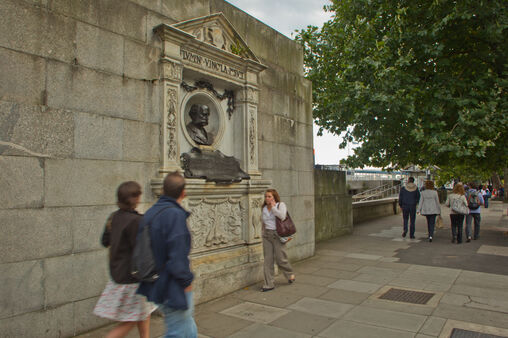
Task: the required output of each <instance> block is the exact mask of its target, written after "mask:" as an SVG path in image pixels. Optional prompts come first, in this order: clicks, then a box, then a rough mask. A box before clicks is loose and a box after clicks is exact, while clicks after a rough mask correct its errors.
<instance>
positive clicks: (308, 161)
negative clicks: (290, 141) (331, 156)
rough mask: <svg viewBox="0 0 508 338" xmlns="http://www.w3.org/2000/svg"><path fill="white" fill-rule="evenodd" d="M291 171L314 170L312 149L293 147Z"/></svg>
mask: <svg viewBox="0 0 508 338" xmlns="http://www.w3.org/2000/svg"><path fill="white" fill-rule="evenodd" d="M293 149H294V159H293V161H294V163H293V167H292V168H293V169H295V170H298V171H310V172H311V171H312V170H313V169H314V154H313V149H312V148H309V147H306V148H303V147H294V148H293Z"/></svg>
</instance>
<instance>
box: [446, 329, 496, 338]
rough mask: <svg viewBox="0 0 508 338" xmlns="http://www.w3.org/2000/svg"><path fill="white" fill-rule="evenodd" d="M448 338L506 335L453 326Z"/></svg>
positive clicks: (490, 337) (480, 337)
mask: <svg viewBox="0 0 508 338" xmlns="http://www.w3.org/2000/svg"><path fill="white" fill-rule="evenodd" d="M450 338H506V337H503V336H496V335H494V334H488V333H482V332H476V331H469V330H462V329H457V328H455V329H453V331H452V334H451V335H450Z"/></svg>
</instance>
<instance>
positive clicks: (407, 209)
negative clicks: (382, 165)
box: [399, 177, 420, 238]
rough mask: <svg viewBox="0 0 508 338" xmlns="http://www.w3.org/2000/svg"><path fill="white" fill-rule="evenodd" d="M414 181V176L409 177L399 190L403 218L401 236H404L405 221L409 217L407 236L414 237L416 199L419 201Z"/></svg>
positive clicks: (418, 193)
mask: <svg viewBox="0 0 508 338" xmlns="http://www.w3.org/2000/svg"><path fill="white" fill-rule="evenodd" d="M414 182H415V179H414V177H409V178H408V179H407V184H406V186H404V187H402V188H400V192H399V206H400V208H401V209H402V218H403V220H404V232H402V237H406V234H407V223H408V219H409V218H410V219H411V224H410V227H409V237H410V238H415V219H416V205H417V204H418V201H420V192H419V191H418V187H417V186H416V184H415V183H414Z"/></svg>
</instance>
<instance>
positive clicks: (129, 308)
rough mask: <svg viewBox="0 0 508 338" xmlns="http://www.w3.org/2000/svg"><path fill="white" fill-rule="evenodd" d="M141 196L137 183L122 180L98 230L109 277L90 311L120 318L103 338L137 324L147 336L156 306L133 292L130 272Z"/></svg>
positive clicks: (119, 334) (144, 337)
mask: <svg viewBox="0 0 508 338" xmlns="http://www.w3.org/2000/svg"><path fill="white" fill-rule="evenodd" d="M140 197H141V186H140V185H139V184H138V183H136V182H134V181H129V182H124V183H122V184H120V186H119V187H118V189H117V198H118V207H119V209H118V210H117V211H115V212H114V213H112V214H111V215H110V216H109V218H108V220H107V222H106V226H105V229H104V232H103V234H102V239H101V241H102V244H103V245H104V246H105V247H108V248H109V271H110V274H111V280H110V281H109V282H108V283H107V284H106V288H105V289H104V291H103V293H102V294H101V296H100V298H99V301H98V302H97V305H96V306H95V308H94V310H93V312H94V314H96V315H97V316H99V317H103V318H108V319H112V320H115V321H118V322H120V324H119V325H118V326H116V327H115V328H114V329H113V330H111V331H110V332H109V333H108V334H107V336H106V337H107V338H113V337H124V336H126V335H127V333H129V331H130V330H131V329H133V328H134V327H135V326H137V328H138V331H139V336H140V337H142V338H148V337H150V314H151V313H152V312H153V311H154V310H155V309H156V306H155V305H154V304H152V303H149V302H147V301H146V299H145V297H143V296H141V295H138V294H136V290H137V289H138V286H139V284H138V283H137V281H136V279H134V278H133V277H132V275H131V271H130V268H131V260H132V252H133V250H134V246H135V244H136V234H137V231H138V225H139V222H140V221H141V219H142V216H141V215H140V214H139V213H138V212H137V211H136V210H135V209H136V207H137V205H138V203H139V201H140Z"/></svg>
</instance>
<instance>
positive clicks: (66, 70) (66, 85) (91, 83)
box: [47, 62, 146, 120]
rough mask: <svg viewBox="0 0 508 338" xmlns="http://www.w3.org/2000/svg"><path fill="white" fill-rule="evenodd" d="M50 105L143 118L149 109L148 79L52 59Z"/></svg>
mask: <svg viewBox="0 0 508 338" xmlns="http://www.w3.org/2000/svg"><path fill="white" fill-rule="evenodd" d="M47 98H48V99H47V101H48V106H50V107H55V108H63V109H71V110H77V111H82V112H91V113H97V114H100V115H107V116H114V117H121V118H127V119H130V120H142V119H144V116H143V115H144V113H145V104H146V102H145V84H144V81H139V80H133V79H127V78H122V77H121V76H116V75H111V74H106V73H102V72H97V71H93V70H89V69H86V68H83V67H79V66H76V65H65V64H62V63H56V62H50V63H49V64H48V84H47Z"/></svg>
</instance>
